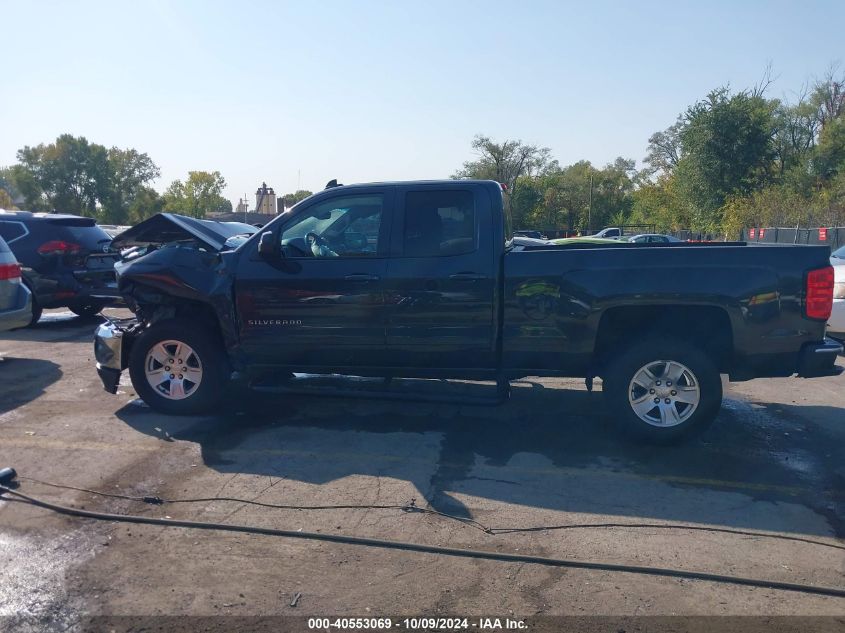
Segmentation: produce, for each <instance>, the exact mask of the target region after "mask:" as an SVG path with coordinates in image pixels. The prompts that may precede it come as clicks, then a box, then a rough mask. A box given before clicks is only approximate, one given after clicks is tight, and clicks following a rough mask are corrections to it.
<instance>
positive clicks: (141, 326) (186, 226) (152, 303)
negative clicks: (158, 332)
mask: <svg viewBox="0 0 845 633" xmlns="http://www.w3.org/2000/svg"><path fill="white" fill-rule="evenodd" d="M256 231H257V229H256V228H255V227H251V226H250V225H247V224H241V223H233V222H214V221H210V220H198V219H196V218H189V217H186V216H182V215H176V214H171V213H160V214H158V215H155V216H153V217H152V218H150V219H148V220H145V221H144V222H141V223H140V224H138V225H136V226H134V227H132V228H131V229H128V230H127V231H125V232H124V233H122V234H120V235H118V236H117V237H116V238H115V239H114V241H113V242H112V245H113V247H114V248H117V249H119V250H120V251H121V254H122V257H123V259H122V261H121V262H119V263H118V264H116V265H115V272H116V274H117V283H118V290H119V291H120V294H121V295H122V297H123V299H124V300H125V301H126V305H127V306H128V307H129V309H130V310H131V311H132V312H133V313H134V317H132V318H128V319H114V320H108V321H106V322H105V323H103V324H101V325H100V326H98V327H97V329H96V331H95V333H94V353H95V358H96V361H97V373H98V374H99V376H100V379H101V380H102V382H103V387H104V388H105V390H106V391H108V392H109V393H117V388H118V385H119V383H120V376H121V374H122V372H123V370H125V369H126V368H127V367H128V364H129V357H130V355H131V353H132V344H133V341H134V340H135V339H136V338H137V337H138V336H139V335H140V334H141V333H142V332H143V331H144V330H145V329H146V328H148V327H149V326H150V325H152V324H153V323H156V322H158V321H161V320H164V319H172V318H186V319H188V320H191V321H194V322H196V323H197V325H198V326H207V327H209V328H210V329H211V331H214V332H217V333H218V334H219V336H220V339H221V344H222V345H225V346H227V347H229V346H230V345H232V344H234V342H235V341H236V325H235V313H234V304H233V301H232V283H233V279H232V274H231V256H232V252H233V251H234V249H235V248H237V247H238V246H239V245H240V244H241V243H243V242H244V241H245V240H246V239H248V238H249V236H250V235H252V234H253V233H255V232H256Z"/></svg>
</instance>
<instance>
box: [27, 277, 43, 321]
mask: <svg viewBox="0 0 845 633" xmlns="http://www.w3.org/2000/svg"><path fill="white" fill-rule="evenodd" d="M25 285H26V287H27V288H29V293H30V294H31V295H32V300H31V305H32V317H31V318H30V320H29V323H27V324H26V325H25V326H24V327H35V324H36V323H38V320H39V319H40V318H41V313H42V312H43V311H44V309H43V308H42V307H41V305H40V304H39V303H38V301H37V300H36V299H35V293H34V292H33V291H32V288H31V287H30V285H29V284H25Z"/></svg>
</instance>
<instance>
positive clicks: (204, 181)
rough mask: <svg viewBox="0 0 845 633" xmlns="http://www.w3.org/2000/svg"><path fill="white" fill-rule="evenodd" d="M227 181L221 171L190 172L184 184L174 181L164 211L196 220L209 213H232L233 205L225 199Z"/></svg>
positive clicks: (165, 201)
mask: <svg viewBox="0 0 845 633" xmlns="http://www.w3.org/2000/svg"><path fill="white" fill-rule="evenodd" d="M225 186H226V180H225V179H224V178H223V176H221V175H220V172H219V171H214V172H207V171H190V172H188V179H187V180H186V181H185V182H184V183H183V182H182V181H181V180H174V181H173V182H172V183H171V184H170V186H169V187H168V188H167V191H165V193H164V211H168V212H170V213H179V214H182V215H187V216H190V217H194V218H204V217H205V215H206V214H207V213H210V212H217V213H230V212H231V211H232V203H231V202H230V201H229V200H227V199H226V198H224V197H223V195H222V194H223V188H224V187H225Z"/></svg>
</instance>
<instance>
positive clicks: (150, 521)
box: [0, 486, 845, 598]
mask: <svg viewBox="0 0 845 633" xmlns="http://www.w3.org/2000/svg"><path fill="white" fill-rule="evenodd" d="M2 494H8V495H12V496H13V497H16V498H19V499H22V500H24V501H26V502H28V503H30V504H32V505H34V506H38V507H40V508H45V509H47V510H52V511H53V512H57V513H59V514H64V515H67V516H76V517H84V518H88V519H97V520H100V521H118V522H123V523H141V524H146V525H160V526H165V527H183V528H192V529H198V530H220V531H226V532H240V533H247V534H263V535H266V536H281V537H286V538H297V539H305V540H315V541H327V542H331V543H340V544H343V545H364V546H367V547H378V548H381V549H393V550H402V551H410V552H421V553H425V554H438V555H442V556H456V557H460V558H474V559H481V560H494V561H501V562H508V563H531V564H536V565H545V566H547V567H567V568H572V569H591V570H597V571H611V572H623V573H631V574H646V575H650V576H666V577H670V578H684V579H687V580H703V581H708V582H718V583H727V584H734V585H744V586H747V587H759V588H763V589H779V590H783V591H797V592H800V593H810V594H816V595H822V596H832V597H835V598H845V589H837V588H834V587H819V586H815V585H803V584H799V583H791V582H780V581H774V580H760V579H756V578H743V577H740V576H727V575H723V574H711V573H706V572H697V571H685V570H681V569H667V568H662V567H644V566H639V565H621V564H615V563H596V562H590V561H579V560H568V559H562V558H547V557H544V556H529V555H525V554H508V553H503V552H486V551H482V550H472V549H463V548H455V547H439V546H436V545H422V544H419V543H408V542H404V541H388V540H384V539H375V538H365V537H359V536H342V535H338V534H320V533H315V532H296V531H293V530H280V529H277V528H265V527H258V526H249V525H237V524H226V523H206V522H201V521H185V520H182V519H160V518H156V517H144V516H138V515H133V514H109V513H105V512H92V511H90V510H81V509H77V508H69V507H67V506H62V505H58V504H55V503H50V502H48V501H42V500H41V499H38V498H36V497H31V496H30V495H27V494H24V493H22V492H18V491H16V490H12V489H10V488H7V487H5V486H0V495H2Z"/></svg>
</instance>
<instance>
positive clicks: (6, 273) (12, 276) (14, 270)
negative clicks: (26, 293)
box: [0, 262, 21, 281]
mask: <svg viewBox="0 0 845 633" xmlns="http://www.w3.org/2000/svg"><path fill="white" fill-rule="evenodd" d="M20 280H21V265H20V264H18V263H17V262H15V263H14V264H0V281H20Z"/></svg>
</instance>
